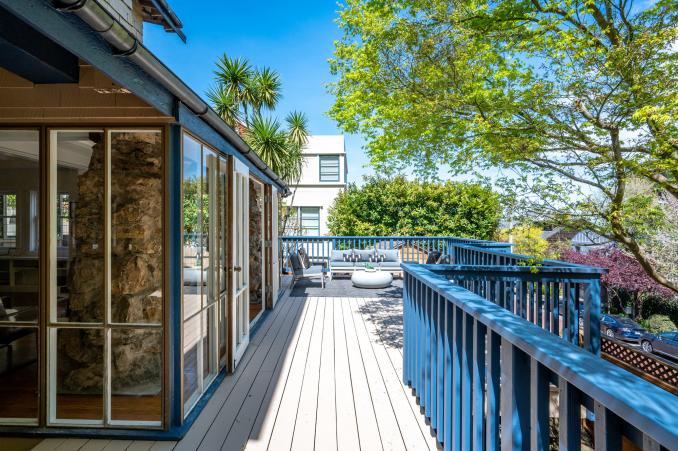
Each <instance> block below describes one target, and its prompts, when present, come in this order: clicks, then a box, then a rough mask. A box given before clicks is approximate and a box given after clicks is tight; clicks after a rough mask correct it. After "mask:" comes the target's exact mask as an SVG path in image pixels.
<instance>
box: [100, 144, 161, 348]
mask: <svg viewBox="0 0 678 451" xmlns="http://www.w3.org/2000/svg"><path fill="white" fill-rule="evenodd" d="M110 136H111V321H113V322H117V323H155V324H160V323H161V322H162V261H163V259H162V236H163V232H162V205H163V198H162V170H163V168H162V136H161V134H160V132H159V131H135V132H111V135H110ZM139 357H140V358H141V356H139Z"/></svg>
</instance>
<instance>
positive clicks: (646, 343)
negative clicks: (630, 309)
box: [640, 331, 678, 359]
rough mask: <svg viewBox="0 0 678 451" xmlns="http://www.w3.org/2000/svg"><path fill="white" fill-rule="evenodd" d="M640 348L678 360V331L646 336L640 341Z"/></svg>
mask: <svg viewBox="0 0 678 451" xmlns="http://www.w3.org/2000/svg"><path fill="white" fill-rule="evenodd" d="M640 346H641V347H642V348H643V351H645V352H654V353H655V354H665V355H667V356H669V357H673V358H674V359H678V331H673V332H662V333H660V334H657V335H655V334H645V335H643V338H641V340H640Z"/></svg>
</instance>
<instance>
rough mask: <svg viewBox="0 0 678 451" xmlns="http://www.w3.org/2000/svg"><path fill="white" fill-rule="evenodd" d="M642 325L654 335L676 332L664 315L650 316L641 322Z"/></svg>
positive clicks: (669, 319)
mask: <svg viewBox="0 0 678 451" xmlns="http://www.w3.org/2000/svg"><path fill="white" fill-rule="evenodd" d="M642 325H643V327H644V328H646V329H647V330H648V331H650V332H652V333H655V334H659V333H662V332H671V331H674V330H676V325H675V324H674V323H673V321H671V318H669V317H668V316H666V315H652V316H650V317H649V318H648V319H646V320H645V321H642Z"/></svg>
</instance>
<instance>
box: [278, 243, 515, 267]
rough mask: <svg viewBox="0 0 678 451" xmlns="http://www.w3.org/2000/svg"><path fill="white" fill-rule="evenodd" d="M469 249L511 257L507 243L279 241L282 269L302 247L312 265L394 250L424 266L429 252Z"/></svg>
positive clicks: (410, 260) (407, 259)
mask: <svg viewBox="0 0 678 451" xmlns="http://www.w3.org/2000/svg"><path fill="white" fill-rule="evenodd" d="M456 245H469V246H474V247H475V248H477V249H485V250H488V251H490V252H497V253H510V252H511V244H510V243H499V242H496V241H485V240H474V239H470V238H454V237H446V236H283V237H280V246H281V252H280V255H281V256H282V257H283V259H284V260H283V263H284V266H285V265H286V264H287V260H288V258H289V256H290V255H291V254H292V253H294V252H296V251H297V250H298V249H299V248H300V247H303V248H304V249H305V250H306V252H307V253H308V255H309V257H310V258H311V259H312V260H313V261H314V262H315V263H319V262H320V261H327V259H329V258H330V255H331V254H332V251H333V250H347V249H397V250H399V251H400V252H401V259H402V261H407V262H417V263H425V262H426V257H427V256H428V254H429V253H430V252H431V251H438V252H441V253H443V254H451V253H452V251H453V248H454V246H456Z"/></svg>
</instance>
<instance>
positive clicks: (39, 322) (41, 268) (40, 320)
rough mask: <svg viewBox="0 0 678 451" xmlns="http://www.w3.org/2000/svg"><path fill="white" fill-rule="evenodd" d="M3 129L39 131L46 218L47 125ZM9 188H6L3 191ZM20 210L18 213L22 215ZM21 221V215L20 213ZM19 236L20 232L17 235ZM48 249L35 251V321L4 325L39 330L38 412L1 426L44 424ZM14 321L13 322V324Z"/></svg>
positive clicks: (1, 421) (6, 420)
mask: <svg viewBox="0 0 678 451" xmlns="http://www.w3.org/2000/svg"><path fill="white" fill-rule="evenodd" d="M0 131H27V132H36V133H37V137H38V158H37V164H38V173H39V175H38V187H37V205H36V213H37V214H38V216H39V218H44V216H43V210H42V207H43V202H42V197H43V196H42V193H43V190H45V185H46V183H45V171H44V170H43V168H44V167H45V164H46V163H45V162H46V159H47V150H46V143H45V127H44V126H43V125H41V124H0ZM3 192H5V191H3ZM18 213H19V212H18V211H17V215H18ZM17 221H18V217H17ZM37 226H38V229H37V236H36V238H37V239H38V243H44V241H43V240H42V235H43V232H44V230H43V229H44V227H43V225H42V221H38V224H37ZM18 228H19V224H18V222H17V233H18ZM15 238H17V239H18V236H17V237H15ZM21 241H22V242H23V241H26V238H25V237H22V240H21ZM46 255H47V254H46V249H45V246H44V245H40V246H39V247H38V249H37V252H36V253H35V257H36V258H37V260H38V299H37V305H36V307H37V315H36V320H35V321H34V322H33V321H7V322H5V323H2V324H1V326H4V327H26V328H31V329H34V330H35V335H36V357H37V362H36V365H37V368H36V372H37V374H36V376H35V377H36V382H37V387H36V389H37V392H38V393H37V400H36V403H37V415H36V417H34V418H15V417H3V418H0V427H5V426H39V425H42V424H44V410H45V409H44V402H43V400H44V398H45V397H44V393H45V383H44V377H43V373H44V372H45V358H44V356H45V355H46V352H45V345H44V343H45V327H44V324H45V317H44V316H45V314H44V311H45V309H44V305H45V302H44V299H45V296H46V290H45V286H44V283H43V281H44V279H45V277H44V274H45V267H46V264H45V262H46V258H45V257H46ZM9 323H11V324H9ZM0 352H6V350H0Z"/></svg>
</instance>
